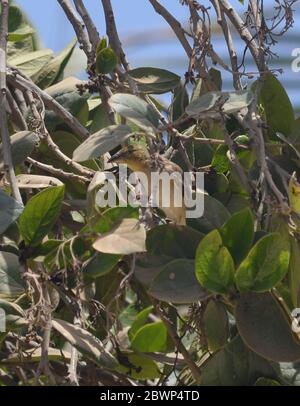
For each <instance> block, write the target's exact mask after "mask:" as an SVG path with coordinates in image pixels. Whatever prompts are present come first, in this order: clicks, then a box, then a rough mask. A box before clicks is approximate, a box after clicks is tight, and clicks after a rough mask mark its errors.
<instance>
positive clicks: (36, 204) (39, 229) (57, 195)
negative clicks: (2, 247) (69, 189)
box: [19, 186, 65, 246]
mask: <svg viewBox="0 0 300 406" xmlns="http://www.w3.org/2000/svg"><path fill="white" fill-rule="evenodd" d="M64 192H65V187H64V186H56V187H53V188H48V189H46V190H43V191H42V192H40V193H38V194H37V195H35V196H34V197H32V198H31V199H30V200H29V202H28V203H27V205H26V207H25V209H24V211H23V213H22V215H21V217H20V223H19V224H20V232H21V235H22V237H23V239H24V241H25V244H26V245H27V246H28V245H31V246H35V245H38V244H39V243H40V242H41V241H42V239H43V238H44V237H45V235H47V234H48V233H49V231H51V229H52V227H53V225H54V223H55V222H56V220H57V218H58V216H59V212H60V209H61V205H62V202H63V199H64Z"/></svg>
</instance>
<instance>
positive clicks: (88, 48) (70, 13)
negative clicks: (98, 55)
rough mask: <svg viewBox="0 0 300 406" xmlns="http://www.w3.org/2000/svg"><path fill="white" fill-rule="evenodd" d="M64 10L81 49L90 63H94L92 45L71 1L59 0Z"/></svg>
mask: <svg viewBox="0 0 300 406" xmlns="http://www.w3.org/2000/svg"><path fill="white" fill-rule="evenodd" d="M57 1H58V3H59V4H60V5H61V7H62V9H63V10H64V12H65V14H66V16H67V17H68V20H69V21H70V22H71V24H72V26H73V28H74V31H75V32H76V36H77V39H78V41H79V44H80V47H81V49H83V51H84V53H85V54H86V56H87V59H88V62H89V63H93V61H94V56H93V53H92V45H91V43H90V41H89V37H88V34H87V32H86V31H85V26H84V24H83V23H82V21H80V19H79V18H78V16H77V14H76V11H75V9H74V8H73V7H72V4H71V2H70V0H57Z"/></svg>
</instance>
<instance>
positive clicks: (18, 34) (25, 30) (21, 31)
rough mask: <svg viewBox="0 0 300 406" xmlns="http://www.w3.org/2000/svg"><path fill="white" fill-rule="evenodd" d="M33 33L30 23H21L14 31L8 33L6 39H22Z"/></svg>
mask: <svg viewBox="0 0 300 406" xmlns="http://www.w3.org/2000/svg"><path fill="white" fill-rule="evenodd" d="M34 33H35V29H34V28H32V27H30V25H23V26H22V27H20V28H18V29H17V30H16V31H14V32H9V33H8V37H7V39H8V41H11V42H17V41H22V40H23V39H24V38H26V37H30V36H32V34H34Z"/></svg>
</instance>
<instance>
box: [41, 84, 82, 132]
mask: <svg viewBox="0 0 300 406" xmlns="http://www.w3.org/2000/svg"><path fill="white" fill-rule="evenodd" d="M82 83H83V82H82V81H81V80H79V79H76V78H74V77H68V78H66V79H64V80H62V81H61V82H59V83H56V84H55V85H51V86H50V87H48V88H47V89H46V90H45V91H46V92H47V93H48V94H49V95H50V96H51V97H53V98H54V99H55V101H56V102H57V103H59V104H61V105H62V106H63V107H64V108H65V109H66V110H67V111H68V112H69V113H71V114H72V115H73V116H74V117H78V118H79V117H80V115H81V114H82V111H84V112H85V114H84V119H83V120H82V119H81V123H83V124H85V121H86V119H87V117H88V106H87V98H88V97H89V95H88V94H87V93H85V94H84V95H80V94H79V92H78V87H77V86H80V85H82ZM45 123H46V127H47V129H48V131H50V132H53V131H54V130H55V129H56V127H57V126H58V125H61V124H64V120H63V119H62V118H61V117H58V116H57V114H56V113H54V112H52V111H49V110H46V114H45Z"/></svg>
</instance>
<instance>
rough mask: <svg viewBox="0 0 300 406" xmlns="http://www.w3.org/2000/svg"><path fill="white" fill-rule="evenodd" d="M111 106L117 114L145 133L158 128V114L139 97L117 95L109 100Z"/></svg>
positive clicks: (123, 94)
mask: <svg viewBox="0 0 300 406" xmlns="http://www.w3.org/2000/svg"><path fill="white" fill-rule="evenodd" d="M109 104H110V105H111V107H112V109H113V110H114V111H115V112H116V113H119V114H120V115H121V116H123V117H125V118H128V119H129V120H130V121H132V122H133V123H134V124H136V125H137V126H138V127H140V128H141V129H143V130H145V131H153V130H154V129H156V128H157V127H158V122H159V116H158V114H157V113H156V112H155V110H154V109H153V107H152V106H151V105H150V104H148V103H146V102H145V101H144V100H142V99H140V98H139V97H137V96H134V95H131V94H125V93H116V94H114V95H113V96H112V97H111V98H110V99H109Z"/></svg>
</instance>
